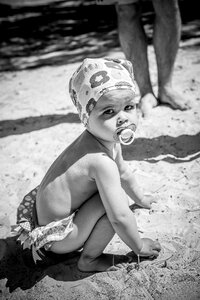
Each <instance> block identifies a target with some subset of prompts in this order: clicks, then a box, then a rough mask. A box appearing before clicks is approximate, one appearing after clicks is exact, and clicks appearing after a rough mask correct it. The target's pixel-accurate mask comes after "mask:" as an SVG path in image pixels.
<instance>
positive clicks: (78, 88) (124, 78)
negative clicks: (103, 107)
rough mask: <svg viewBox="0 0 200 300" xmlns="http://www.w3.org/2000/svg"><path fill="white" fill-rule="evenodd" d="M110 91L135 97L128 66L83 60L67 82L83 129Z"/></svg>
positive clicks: (119, 61) (105, 60) (122, 62)
mask: <svg viewBox="0 0 200 300" xmlns="http://www.w3.org/2000/svg"><path fill="white" fill-rule="evenodd" d="M112 90H131V91H133V93H134V94H135V92H136V85H135V81H134V75H133V67H132V64H131V62H130V61H128V60H122V59H111V58H95V59H91V58H86V59H84V61H83V63H82V64H81V65H80V67H79V68H78V69H77V70H76V71H75V73H74V74H73V75H72V77H71V79H70V82H69V93H70V96H71V98H72V101H73V103H74V105H75V106H76V108H77V110H78V114H79V117H80V120H81V122H82V123H83V124H84V125H85V126H87V125H88V120H89V117H90V114H91V112H92V110H93V109H94V107H95V105H96V103H97V101H98V100H99V98H100V97H102V96H103V95H104V94H105V93H107V92H109V91H112Z"/></svg>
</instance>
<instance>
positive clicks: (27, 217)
mask: <svg viewBox="0 0 200 300" xmlns="http://www.w3.org/2000/svg"><path fill="white" fill-rule="evenodd" d="M38 188H39V187H36V188H35V189H34V190H32V191H31V192H30V193H28V194H27V195H26V196H25V197H24V199H23V200H22V202H21V203H20V205H19V207H18V209H17V224H18V225H19V230H18V233H19V237H18V240H19V241H20V242H21V244H22V245H23V249H27V248H28V249H31V250H32V256H33V259H34V261H35V262H36V260H39V258H38V255H37V252H38V250H39V249H41V248H43V249H45V250H46V251H48V250H50V248H51V246H52V244H53V243H54V242H56V241H61V240H63V239H64V238H65V237H66V236H67V235H68V234H69V233H70V232H71V231H72V230H73V218H74V215H75V213H73V214H72V215H70V216H68V217H67V218H64V219H62V220H59V221H54V222H51V223H49V224H47V225H45V226H40V225H38V221H37V213H36V195H37V190H38Z"/></svg>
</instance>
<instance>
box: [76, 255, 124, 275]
mask: <svg viewBox="0 0 200 300" xmlns="http://www.w3.org/2000/svg"><path fill="white" fill-rule="evenodd" d="M113 258H114V256H113V255H112V254H101V255H100V256H98V257H97V258H95V259H91V258H88V257H82V256H81V257H80V259H79V261H78V269H79V270H80V271H82V272H104V271H108V270H109V269H110V271H111V270H117V269H118V268H117V267H115V266H114V259H113Z"/></svg>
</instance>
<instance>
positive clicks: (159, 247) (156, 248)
mask: <svg viewBox="0 0 200 300" xmlns="http://www.w3.org/2000/svg"><path fill="white" fill-rule="evenodd" d="M153 250H156V251H161V245H160V243H159V242H158V241H157V240H156V241H155V242H154V245H153Z"/></svg>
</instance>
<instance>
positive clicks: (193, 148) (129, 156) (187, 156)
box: [123, 133, 200, 163]
mask: <svg viewBox="0 0 200 300" xmlns="http://www.w3.org/2000/svg"><path fill="white" fill-rule="evenodd" d="M123 156H124V159H125V160H128V161H129V160H137V161H147V162H149V163H156V162H158V161H159V160H162V161H166V162H169V163H183V162H189V161H192V160H194V159H197V158H198V157H200V133H197V134H196V135H187V134H183V135H180V136H178V137H172V136H168V135H163V136H159V137H156V138H138V139H136V140H135V141H134V143H132V144H131V145H130V146H128V147H127V146H126V147H123ZM159 156H160V157H159Z"/></svg>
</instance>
